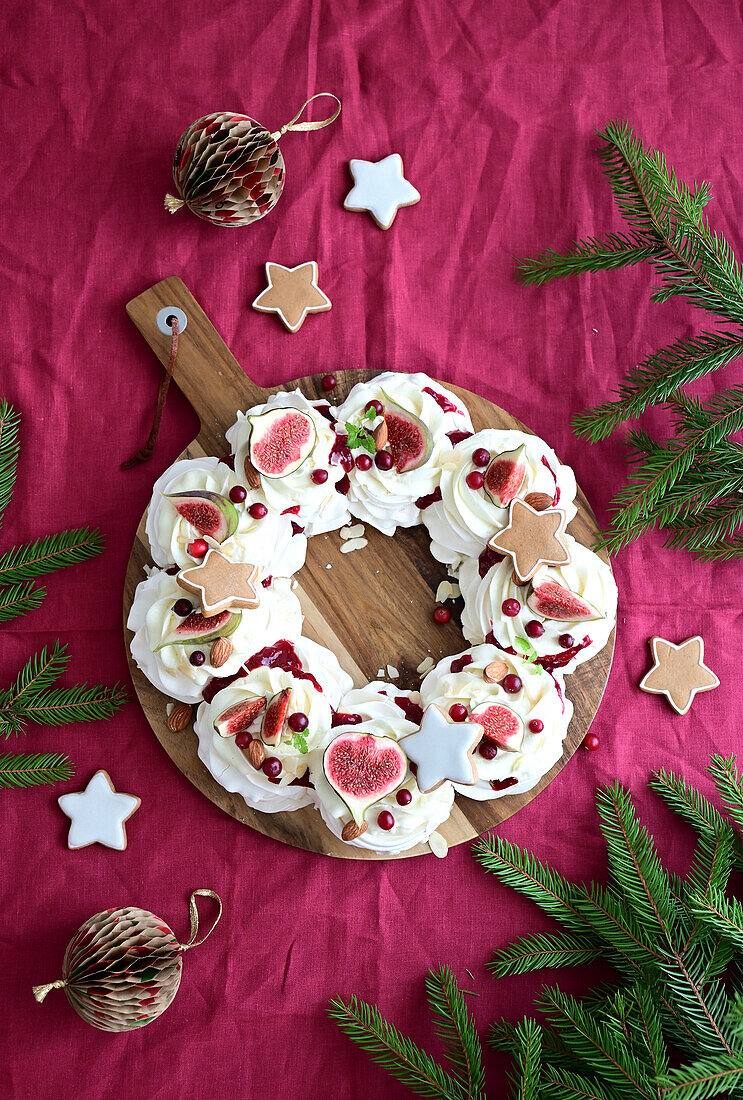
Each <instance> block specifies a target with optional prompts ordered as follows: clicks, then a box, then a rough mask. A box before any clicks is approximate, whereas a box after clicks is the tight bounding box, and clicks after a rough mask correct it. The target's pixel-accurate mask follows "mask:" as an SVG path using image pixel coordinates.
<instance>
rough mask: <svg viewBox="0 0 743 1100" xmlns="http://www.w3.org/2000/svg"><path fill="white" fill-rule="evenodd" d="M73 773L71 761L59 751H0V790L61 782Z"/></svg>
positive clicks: (69, 777)
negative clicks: (13, 753)
mask: <svg viewBox="0 0 743 1100" xmlns="http://www.w3.org/2000/svg"><path fill="white" fill-rule="evenodd" d="M74 774H75V769H74V767H73V764H72V761H71V760H70V758H69V757H68V756H65V755H64V753H61V752H48V753H31V752H21V753H17V754H15V755H11V754H10V753H0V790H9V789H11V788H13V787H38V786H40V785H41V784H45V783H62V782H64V781H65V780H66V779H71V778H72V776H73V775H74Z"/></svg>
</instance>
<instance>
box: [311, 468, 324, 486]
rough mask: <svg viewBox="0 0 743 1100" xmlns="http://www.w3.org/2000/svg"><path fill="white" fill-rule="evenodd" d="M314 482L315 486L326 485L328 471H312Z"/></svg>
mask: <svg viewBox="0 0 743 1100" xmlns="http://www.w3.org/2000/svg"><path fill="white" fill-rule="evenodd" d="M312 480H313V481H314V483H315V485H324V484H325V482H326V481H327V480H328V471H327V470H313V471H312Z"/></svg>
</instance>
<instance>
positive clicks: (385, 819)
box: [377, 810, 395, 833]
mask: <svg viewBox="0 0 743 1100" xmlns="http://www.w3.org/2000/svg"><path fill="white" fill-rule="evenodd" d="M377 825H378V826H379V828H380V829H384V831H385V832H386V833H388V832H389V831H390V829H394V827H395V819H394V817H393V816H392V814H391V813H390V811H389V810H382V812H381V813H380V815H379V817H378V818H377Z"/></svg>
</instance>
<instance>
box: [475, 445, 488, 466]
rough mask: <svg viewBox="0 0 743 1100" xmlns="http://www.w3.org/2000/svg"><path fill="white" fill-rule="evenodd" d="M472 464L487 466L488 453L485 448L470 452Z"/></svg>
mask: <svg viewBox="0 0 743 1100" xmlns="http://www.w3.org/2000/svg"><path fill="white" fill-rule="evenodd" d="M472 462H473V464H474V465H475V466H487V464H488V463H489V462H490V451H488V450H486V449H485V447H476V448H475V450H474V451H473V452H472Z"/></svg>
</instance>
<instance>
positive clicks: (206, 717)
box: [194, 638, 352, 813]
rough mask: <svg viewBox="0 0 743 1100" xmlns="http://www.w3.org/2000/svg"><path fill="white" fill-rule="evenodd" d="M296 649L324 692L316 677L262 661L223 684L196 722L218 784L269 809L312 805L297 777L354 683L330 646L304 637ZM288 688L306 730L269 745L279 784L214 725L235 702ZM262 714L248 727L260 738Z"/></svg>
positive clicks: (293, 709)
mask: <svg viewBox="0 0 743 1100" xmlns="http://www.w3.org/2000/svg"><path fill="white" fill-rule="evenodd" d="M294 651H295V653H296V655H297V657H298V658H299V660H300V662H301V664H302V668H303V670H304V671H306V672H311V674H312V676H313V677H314V678H315V679H316V680H317V682H318V683H319V685H320V687H321V689H322V690H321V691H318V689H317V687H316V686H315V684H314V683H313V682H312V680H308V679H307V680H306V679H303V678H301V677H298V676H294V675H293V674H292V673H291V672H287V671H285V670H284V669H281V668H277V667H273V668H271V667H267V666H265V665H260V666H259V667H258V668H255V669H252V670H251V671H250V672H248V674H247V675H246V676H243V677H240V679H239V680H235V681H234V683H232V684H229V685H228V686H227V687H225V688H222V690H221V691H219V692H217V694H216V695H215V696H214V699H213V700H212V701H211V703H206V702H204V703H202V704H201V706H200V707H199V710H198V713H197V716H196V722H195V725H194V730H195V732H196V736H197V737H198V739H199V757H200V759H201V760H202V761H203V763H204V764H205V765H206V767H207V768H208V770H209V771H210V772H211V774H212V776H213V777H214V779H215V780H216V781H217V783H219V784H221V786H223V787H224V788H225V790H228V791H231V792H233V793H235V794H239V795H240V796H241V797H242V798H243V799H244V800H245V802H246V803H247V805H248V806H252V807H253V808H254V809H256V810H261V811H263V812H264V813H277V812H279V811H281V810H298V809H299V808H300V807H302V806H310V805H312V804H313V802H314V801H315V792H314V791H313V790H312V788H311V787H309V786H299V785H297V784H296V780H298V779H301V778H303V777H304V776H305V774H306V772H307V768H308V765H309V761H310V756H311V754H312V752H313V750H316V749H318V748H319V746H320V745H321V744H322V743H323V742H324V741H325V740H326V739H327V737H328V734H329V733H330V729H331V721H332V717H333V710H334V709H335V708H336V707H337V706H338V704H339V703H340V700H341V697H342V696H343V695H344V694H345V693H346V692H347V691H349V689H350V688H351V687H352V680H351V677H350V676H349V675H348V674H347V673H345V672H344V671H343V669H342V668H341V666H340V665H339V664H338V659H337V657H336V656H335V654H334V653H331V651H330V650H329V649H325V648H324V646H321V645H318V644H317V643H316V642H312V641H310V639H309V638H300V639H298V641H296V642H295V643H294ZM284 688H289V689H290V690H291V696H290V699H289V709H288V712H287V713H288V714H294V713H295V712H299V711H301V713H302V714H305V715H306V716H307V728H306V729H305V730H304V731H303V732H302V733H301V734H300V735H296V734H293V733H292V731H291V730H290V729H288V728H287V729H286V730H285V735H284V740H282V743H281V744H280V745H275V746H274V745H270V746H269V745H266V756H267V757H271V756H275V757H277V758H278V759H279V760H280V761H281V775H280V776H279V777H278V782H272V781H271V780H270V779H269V778H268V777H267V776H266V775H264V774H263V771H260V770H259V771H256V769H255V768H254V767H253V766H252V765H251V764H250V762H249V760H248V758H247V756H246V754H245V753H244V752H243V750H242V749H240V748H238V747H237V745H236V743H235V737H234V736H232V737H222V736H221V735H220V734H219V733H217V731H216V728H215V725H214V723H215V722H216V720H217V719H218V718H219V716H220V714H222V713H224V711H226V710H227V709H228V708H229V707H231V706H234V705H235V704H236V703H241V702H243V701H245V700H246V699H249V698H260V697H262V696H263V697H265V699H266V701H267V702H270V700H271V697H272V696H273V695H276V694H277V693H278V692H280V691H283V689H284ZM262 717H263V715H262V714H261V715H259V716H258V718H256V720H255V721H254V722H253V724H252V725H251V726H250V727H249V732H250V733H252V734H253V735H254V736H255V737H258V736H259V734H260V728H261V720H262Z"/></svg>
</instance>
